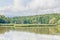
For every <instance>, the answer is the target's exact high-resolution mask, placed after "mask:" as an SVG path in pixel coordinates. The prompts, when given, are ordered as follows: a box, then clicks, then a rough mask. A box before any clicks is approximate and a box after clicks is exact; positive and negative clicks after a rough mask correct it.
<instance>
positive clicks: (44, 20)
mask: <svg viewBox="0 0 60 40" xmlns="http://www.w3.org/2000/svg"><path fill="white" fill-rule="evenodd" d="M0 23H3V24H7V23H13V24H58V23H60V14H57V13H56V14H43V15H35V16H18V17H12V18H9V17H5V16H4V15H0Z"/></svg>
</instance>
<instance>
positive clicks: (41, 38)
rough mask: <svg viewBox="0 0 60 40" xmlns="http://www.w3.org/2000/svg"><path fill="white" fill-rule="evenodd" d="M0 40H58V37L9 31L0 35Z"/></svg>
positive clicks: (59, 37) (59, 39)
mask: <svg viewBox="0 0 60 40" xmlns="http://www.w3.org/2000/svg"><path fill="white" fill-rule="evenodd" d="M0 40H60V36H56V35H54V36H53V35H40V34H35V33H30V32H22V31H10V32H6V33H4V34H2V35H0Z"/></svg>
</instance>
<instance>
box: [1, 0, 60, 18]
mask: <svg viewBox="0 0 60 40" xmlns="http://www.w3.org/2000/svg"><path fill="white" fill-rule="evenodd" d="M46 13H60V0H0V15H5V16H9V17H13V16H29V15H40V14H46Z"/></svg>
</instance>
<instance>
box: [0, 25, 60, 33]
mask: <svg viewBox="0 0 60 40" xmlns="http://www.w3.org/2000/svg"><path fill="white" fill-rule="evenodd" d="M10 25H11V24H2V25H0V33H4V32H6V31H9V30H17V31H28V32H34V33H39V34H60V25H55V24H54V25H53V24H42V25H41V24H35V25H34V24H14V25H11V26H10Z"/></svg>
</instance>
